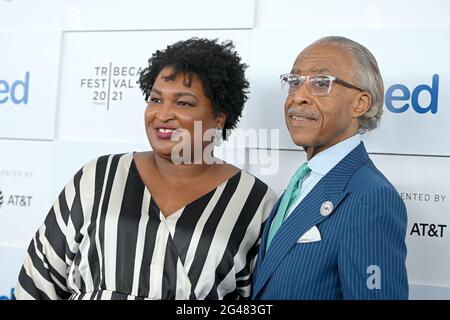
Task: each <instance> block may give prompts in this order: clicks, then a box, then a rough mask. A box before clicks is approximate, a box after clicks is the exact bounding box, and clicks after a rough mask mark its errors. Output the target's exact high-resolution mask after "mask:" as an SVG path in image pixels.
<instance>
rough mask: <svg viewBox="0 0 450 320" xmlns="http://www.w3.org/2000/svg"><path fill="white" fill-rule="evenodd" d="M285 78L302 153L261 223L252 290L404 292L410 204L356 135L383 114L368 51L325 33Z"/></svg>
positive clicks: (385, 295) (327, 294)
mask: <svg viewBox="0 0 450 320" xmlns="http://www.w3.org/2000/svg"><path fill="white" fill-rule="evenodd" d="M281 81H282V84H283V86H284V87H285V89H286V102H285V106H284V110H285V120H286V125H287V128H288V130H289V133H290V135H291V138H292V140H293V141H294V143H295V144H296V145H298V146H301V147H303V149H304V150H305V151H306V155H307V162H306V163H305V164H304V165H302V166H301V168H300V170H298V171H297V173H296V175H295V176H294V177H293V179H292V180H291V183H289V186H288V188H287V190H286V191H285V193H284V194H283V196H282V197H281V198H280V200H279V201H278V203H277V205H276V206H275V208H274V209H273V211H272V214H271V215H270V217H269V220H268V221H267V223H266V225H265V228H264V232H263V237H262V241H261V247H260V251H259V258H258V260H257V264H256V267H255V273H254V278H253V298H254V299H265V300H267V299H271V300H272V299H408V279H407V272H406V267H405V260H406V245H405V236H406V227H407V213H406V208H405V205H404V203H403V201H402V199H401V198H400V196H399V194H398V192H397V191H396V190H395V188H394V187H393V186H392V184H391V183H390V182H389V181H388V180H387V179H386V177H385V176H384V175H383V174H382V173H381V172H380V171H379V170H378V169H377V168H376V167H375V165H374V164H373V163H372V161H371V160H370V159H369V156H368V154H367V151H366V149H365V147H364V144H363V143H362V142H361V139H360V134H362V133H364V132H366V131H368V130H372V129H374V128H375V127H377V125H378V123H379V121H380V117H381V114H382V107H383V96H384V88H383V80H382V77H381V74H380V71H379V68H378V65H377V62H376V60H375V58H374V56H373V55H372V54H371V53H370V52H369V50H367V48H365V47H364V46H362V45H360V44H359V43H356V42H354V41H352V40H350V39H347V38H344V37H325V38H321V39H319V40H317V41H316V42H314V43H312V44H311V45H309V46H308V47H307V48H306V49H304V50H303V51H302V52H301V53H300V54H299V55H298V56H297V59H296V60H295V62H294V66H293V68H292V70H291V72H290V73H289V74H284V75H282V76H281Z"/></svg>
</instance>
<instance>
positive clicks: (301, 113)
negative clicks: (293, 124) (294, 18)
mask: <svg viewBox="0 0 450 320" xmlns="http://www.w3.org/2000/svg"><path fill="white" fill-rule="evenodd" d="M287 114H288V116H289V117H292V116H296V117H304V118H308V119H313V120H318V119H319V113H318V112H317V111H312V110H309V109H306V108H304V107H299V106H293V107H290V108H289V109H288V110H287Z"/></svg>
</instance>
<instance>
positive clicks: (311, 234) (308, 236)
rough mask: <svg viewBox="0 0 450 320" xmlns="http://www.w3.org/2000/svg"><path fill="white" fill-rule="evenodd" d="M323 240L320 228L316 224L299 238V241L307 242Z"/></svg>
mask: <svg viewBox="0 0 450 320" xmlns="http://www.w3.org/2000/svg"><path fill="white" fill-rule="evenodd" d="M320 240H322V237H321V236H320V232H319V229H317V227H316V226H314V227H312V228H311V229H309V230H308V231H306V232H305V233H304V234H303V235H302V236H301V237H300V238H299V239H298V240H297V243H307V242H315V241H320Z"/></svg>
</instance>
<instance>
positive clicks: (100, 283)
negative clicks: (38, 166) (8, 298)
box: [15, 153, 276, 299]
mask: <svg viewBox="0 0 450 320" xmlns="http://www.w3.org/2000/svg"><path fill="white" fill-rule="evenodd" d="M275 201H276V195H275V193H274V192H273V191H272V190H271V189H270V188H268V187H267V185H265V184H264V183H263V182H262V181H260V180H259V179H257V178H256V177H254V176H252V175H250V174H249V173H247V172H245V171H240V172H238V173H237V174H235V175H234V176H233V177H231V178H230V179H228V180H227V181H225V182H223V183H222V184H220V185H219V186H218V187H217V188H215V189H214V190H212V191H211V192H209V193H207V194H205V195H203V196H201V197H200V198H198V199H196V200H194V201H193V202H191V203H189V204H188V205H186V206H185V207H183V208H181V209H179V210H178V211H177V212H175V213H174V214H172V215H170V216H169V217H167V218H166V217H164V215H163V214H162V213H161V211H160V209H159V208H158V206H157V205H156V203H155V201H154V200H153V199H152V195H151V194H150V192H149V191H148V189H147V188H146V186H145V185H144V183H143V182H142V180H141V178H140V176H139V174H138V171H137V168H136V165H135V162H134V160H133V154H132V153H127V154H121V155H110V156H103V157H100V158H98V159H95V160H93V161H91V162H89V163H88V164H86V165H85V166H84V167H83V168H82V169H81V170H80V171H79V172H78V173H77V174H76V175H75V176H74V177H73V179H72V180H71V181H70V182H69V183H68V184H67V186H66V187H65V188H64V190H63V191H62V192H61V194H60V195H59V197H58V199H57V201H56V202H55V203H54V205H53V207H52V208H51V210H50V212H49V214H48V215H47V217H46V219H45V222H44V223H43V225H42V226H41V227H40V228H39V230H38V231H37V233H36V235H35V236H34V238H33V240H32V242H31V244H30V246H29V248H28V255H27V257H26V260H25V262H24V265H23V267H22V270H21V271H20V275H19V281H18V284H17V287H16V290H15V295H16V298H17V299H235V298H242V297H243V298H247V297H249V296H250V290H251V278H250V276H251V272H252V270H253V266H254V263H255V258H256V255H257V252H258V247H259V241H260V240H259V238H260V233H261V231H262V225H263V223H264V221H265V220H266V218H267V217H268V215H269V214H270V210H271V209H272V207H273V205H274V203H275Z"/></svg>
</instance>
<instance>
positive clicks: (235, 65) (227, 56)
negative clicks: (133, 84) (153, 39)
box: [138, 38, 249, 140]
mask: <svg viewBox="0 0 450 320" xmlns="http://www.w3.org/2000/svg"><path fill="white" fill-rule="evenodd" d="M165 67H171V68H172V69H173V73H172V74H171V75H170V76H169V77H167V78H166V80H173V79H175V77H176V76H177V74H178V73H179V72H181V73H183V74H185V75H186V76H187V77H186V78H187V81H186V82H185V85H186V86H187V87H190V85H191V82H192V77H193V75H194V74H195V75H197V76H198V77H199V78H200V80H201V82H202V86H203V90H204V92H205V95H206V96H207V97H208V98H209V100H210V101H211V104H212V107H213V112H214V114H218V113H225V114H226V120H225V125H224V128H223V132H222V135H223V138H224V139H225V140H226V139H227V132H229V131H230V130H231V129H234V128H235V127H236V125H237V122H238V121H239V118H240V117H241V115H242V109H243V108H244V104H245V102H246V101H247V98H248V88H249V83H248V81H247V79H246V78H245V69H246V68H247V67H248V66H247V65H246V64H245V63H241V58H240V57H239V56H238V54H237V53H236V52H235V50H234V44H233V42H232V41H231V40H229V41H224V42H222V43H218V39H213V40H210V39H203V38H190V39H188V40H183V41H178V42H176V43H174V44H172V45H169V46H167V48H166V49H165V50H162V51H161V50H157V51H156V52H155V53H153V55H152V57H151V58H150V59H148V67H147V68H145V69H143V70H142V72H141V73H140V75H139V80H138V84H139V87H140V88H141V90H142V92H143V94H144V97H145V101H148V98H149V96H150V92H151V91H152V88H153V84H154V83H155V80H156V78H157V76H158V74H159V73H160V72H161V70H162V69H164V68H165Z"/></svg>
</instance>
